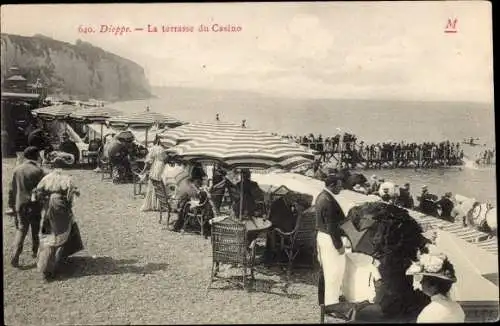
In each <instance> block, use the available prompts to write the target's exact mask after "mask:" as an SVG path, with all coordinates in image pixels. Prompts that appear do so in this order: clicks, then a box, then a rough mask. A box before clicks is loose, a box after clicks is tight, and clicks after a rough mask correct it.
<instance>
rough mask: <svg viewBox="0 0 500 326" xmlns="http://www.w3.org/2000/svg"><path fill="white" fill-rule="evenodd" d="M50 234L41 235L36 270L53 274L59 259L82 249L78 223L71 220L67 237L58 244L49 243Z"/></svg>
mask: <svg viewBox="0 0 500 326" xmlns="http://www.w3.org/2000/svg"><path fill="white" fill-rule="evenodd" d="M50 236H51V235H45V236H44V235H42V238H41V239H40V247H39V249H38V261H37V270H38V271H39V272H40V273H43V274H54V272H55V271H56V269H57V266H58V264H59V262H60V261H61V259H64V258H67V257H69V256H71V255H73V254H76V253H77V252H79V251H81V250H83V249H84V246H83V241H82V237H81V234H80V229H79V228H78V224H76V222H73V224H72V226H71V231H70V233H69V236H68V239H67V240H66V241H65V242H64V243H63V244H62V245H59V246H54V245H53V244H52V243H51V239H50Z"/></svg>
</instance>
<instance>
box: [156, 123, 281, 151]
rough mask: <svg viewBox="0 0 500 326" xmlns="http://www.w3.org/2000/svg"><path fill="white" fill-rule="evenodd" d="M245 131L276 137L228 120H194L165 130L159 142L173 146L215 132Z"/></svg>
mask: <svg viewBox="0 0 500 326" xmlns="http://www.w3.org/2000/svg"><path fill="white" fill-rule="evenodd" d="M245 131H246V132H247V134H251V135H252V136H253V137H257V136H259V137H261V138H262V137H264V138H267V139H270V140H276V137H275V136H273V135H271V134H270V133H267V132H263V131H258V130H255V129H247V128H242V126H241V125H240V124H235V123H230V122H222V121H217V122H194V123H188V124H185V125H183V126H180V127H177V128H174V129H169V130H166V131H165V132H163V133H161V134H159V135H158V136H159V137H160V138H161V142H162V144H163V145H166V146H175V145H177V144H179V143H181V142H183V141H187V140H194V139H206V138H208V137H212V135H216V134H222V133H224V134H229V135H232V134H235V133H238V134H240V133H242V132H245Z"/></svg>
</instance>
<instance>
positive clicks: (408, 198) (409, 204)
mask: <svg viewBox="0 0 500 326" xmlns="http://www.w3.org/2000/svg"><path fill="white" fill-rule="evenodd" d="M396 205H399V206H401V207H404V208H409V209H413V197H412V195H411V194H410V184H409V183H405V184H404V185H403V187H402V188H400V189H399V196H398V198H397V201H396Z"/></svg>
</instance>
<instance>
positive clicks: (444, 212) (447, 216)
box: [436, 192, 455, 222]
mask: <svg viewBox="0 0 500 326" xmlns="http://www.w3.org/2000/svg"><path fill="white" fill-rule="evenodd" d="M451 198H452V194H451V192H447V193H446V194H445V195H444V196H443V198H441V199H440V200H439V201H438V202H436V204H437V206H439V207H441V218H442V219H443V220H446V221H449V222H454V220H455V219H454V218H453V217H452V214H451V212H452V211H453V207H454V206H455V204H454V203H453V201H452V200H451Z"/></svg>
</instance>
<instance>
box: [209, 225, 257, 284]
mask: <svg viewBox="0 0 500 326" xmlns="http://www.w3.org/2000/svg"><path fill="white" fill-rule="evenodd" d="M255 245H256V240H254V241H252V243H251V244H250V246H248V242H247V230H246V227H245V225H244V224H243V223H241V222H239V221H236V220H233V219H231V218H226V219H225V220H224V221H221V222H215V223H212V273H211V276H210V283H209V285H208V287H207V291H208V290H209V289H210V286H211V285H212V282H214V281H215V280H216V278H218V275H217V273H218V272H219V265H220V264H230V265H232V266H235V265H236V266H238V267H240V268H242V276H243V289H247V290H248V289H249V288H248V287H247V281H248V280H247V278H248V276H249V275H248V270H250V277H251V280H255V277H254V265H255Z"/></svg>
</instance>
